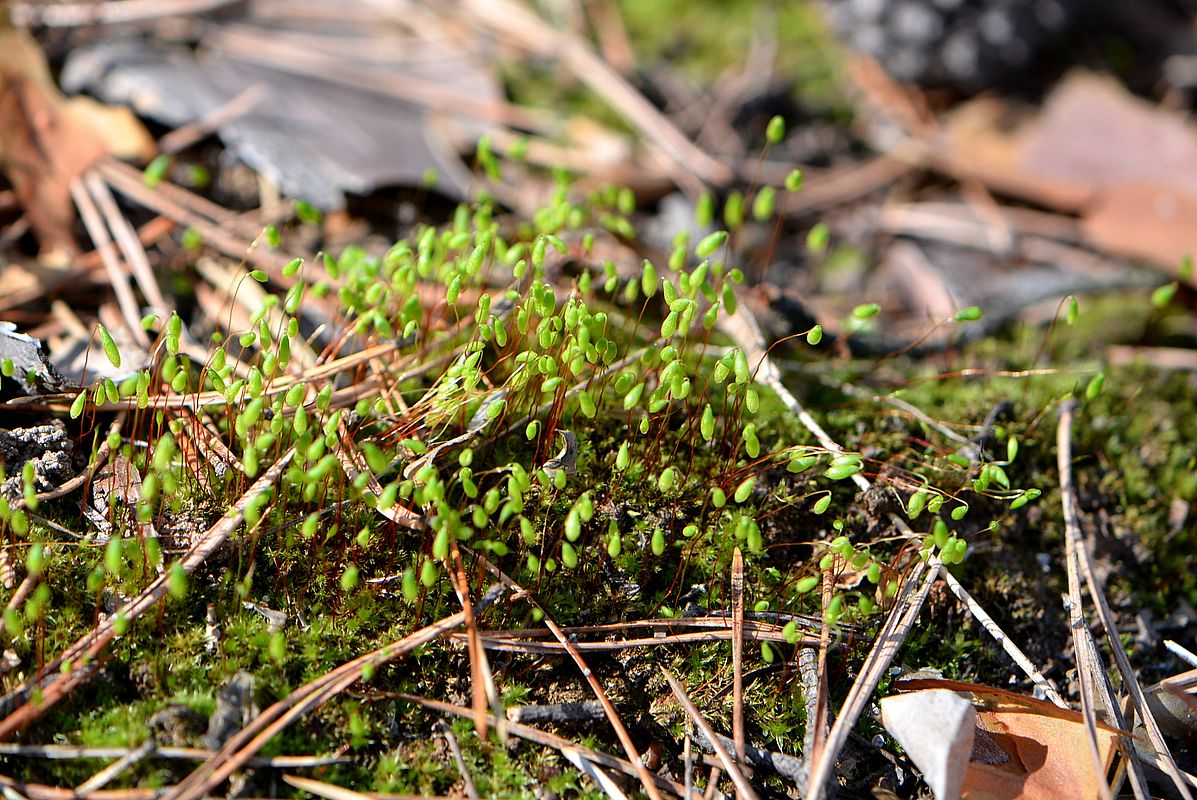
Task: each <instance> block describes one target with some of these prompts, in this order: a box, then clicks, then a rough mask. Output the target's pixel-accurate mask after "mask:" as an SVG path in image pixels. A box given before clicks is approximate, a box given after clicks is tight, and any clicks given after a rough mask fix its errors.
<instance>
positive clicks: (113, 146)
mask: <svg viewBox="0 0 1197 800" xmlns="http://www.w3.org/2000/svg"><path fill="white" fill-rule="evenodd" d="M0 131H3V132H4V133H3V135H2V136H0V170H3V171H4V173H5V175H6V176H7V177H8V179H9V181H10V182H11V183H12V185H13V188H14V190H15V191H16V194H17V197H18V199H19V200H20V202H21V205H22V206H23V207H24V208H25V211H26V213H27V214H28V215H29V222H30V225H31V226H32V228H33V231H34V234H35V235H36V236H37V238H38V242H39V243H40V244H41V247H42V251H43V254H44V255H45V256H51V260H54V258H55V256H52V255H51V254H57V256H56V257H57V259H58V260H62V256H64V255H70V254H74V253H77V252H78V247H77V245H76V243H75V240H74V236H73V233H72V226H73V224H74V220H75V212H74V206H73V204H72V202H71V195H70V190H69V188H68V186H69V184H70V181H71V180H72V179H73V178H77V177H79V176H80V175H81V174H82V173H83V172H84V171H85V170H86V169H87V168H88V167H90V166H91V165H92V164H94V163H95V162H96V161H98V160H99V159H100V158H102V157H103V156H105V155H107V154H110V153H114V154H118V155H122V156H139V157H144V156H146V155H147V154H149V153H151V152H152V150H153V140H152V139H150V137H149V134H148V133H147V132H146V131H145V129H144V128H143V127H142V126H141V124H140V123H138V122H137V120H136V119H134V118H133V116H132V114H130V113H129V112H128V111H127V110H125V109H106V108H104V107H103V106H101V105H99V104H98V103H96V102H95V101H93V100H89V99H83V98H77V99H72V100H68V99H66V98H65V97H63V95H62V94H61V93H60V92H59V91H58V88H57V87H56V86H55V85H54V81H53V79H52V78H51V77H50V71H49V68H48V66H47V64H46V59H45V56H44V55H43V53H42V52H41V50H40V49H39V48H38V46H37V43H36V42H35V41H34V40H33V38H32V37H31V36H30V35H29V34H28V33H27V32H25V31H23V30H17V29H8V30H0Z"/></svg>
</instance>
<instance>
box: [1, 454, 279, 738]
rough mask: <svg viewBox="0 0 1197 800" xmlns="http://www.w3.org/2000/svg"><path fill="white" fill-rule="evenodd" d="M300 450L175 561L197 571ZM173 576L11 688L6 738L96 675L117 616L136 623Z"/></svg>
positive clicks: (262, 479)
mask: <svg viewBox="0 0 1197 800" xmlns="http://www.w3.org/2000/svg"><path fill="white" fill-rule="evenodd" d="M294 455H295V448H291V449H290V450H288V451H287V452H286V453H284V454H283V455H282V456H281V457H280V458H279V459H278V460H277V461H275V462H274V463H273V464H272V465H271V466H270V468H269V469H267V470H266V471H265V472H263V473H262V476H261V477H260V478H258V479H257V480H256V481H254V483H253V484H252V485H251V486H250V487H249V488H248V489H246V490H245V493H244V494H243V495H241V497H240V498H238V499H237V502H236V503H235V504H234V505H233V506H232V507H231V508H230V509H229V510H228V511H227V512H225V514H224V516H222V517H221V518H220V519H219V520H217V521H216V523H215V524H214V525H213V526H212V527H210V528H209V529H208V530H207V531H205V532H204V534H203V535H202V536H200V537H199V539H198V540H197V541H196V542H195V544H193V545H192V546H191V548H190V549H189V550H188V551H187V552H186V553H184V554H183V555H182V556H181V557H180V558H179V559H178V561H176V562H175V563H177V564H178V565H179V567H180V568H181V569H182V570H183V572H184V573H185V574H187V575H190V574H191V573H192V572H194V571H195V570H196V569H197V568H198V567H199V566H200V565H201V564H203V563H204V562H205V561H206V560H207V559H208V558H209V557H211V555H212V554H213V553H215V552H216V551H217V549H219V548H220V546H221V545H222V544H224V543H225V541H226V540H227V539H228V538H229V536H230V535H232V533H233V531H234V530H236V529H237V526H239V525H240V524H241V522H242V520H243V519H244V518H245V509H246V508H247V507H248V506H249V504H250V503H251V502H253V501H254V500H255V499H256V498H257V497H259V496H261V495H262V494H264V493H266V492H267V491H268V490H269V489H270V487H271V486H273V485H274V482H275V481H276V480H278V478H279V476H280V475H282V473H283V470H284V469H286V467H287V464H289V463H290V462H291V459H292V457H293V456H294ZM169 579H170V571H167V572H166V573H164V574H162V575H159V576H158V578H157V579H156V580H154V582H153V583H151V584H150V585H149V586H147V587H146V588H145V589H144V590H143V591H142V592H141V594H139V595H138V596H137V597H135V598H133V599H132V600H130V601H129V602H127V603H125V605H124V606H122V607H121V609H120V610H119V611H118V612H117V613H116V614H113V615H111V616H110V617H108V618H107V619H105V620H104V621H103V622H101V623H100V624H99V625H97V626H96V627H95V628H93V629H92V630H91V631H90V632H89V633H87V634H86V635H84V636H83V637H81V638H80V639H79V640H78V641H76V642H75V643H74V644H73V645H71V646H70V647H68V648H67V649H66V650H65V651H63V653H62V654H61V655H59V656H58V657H57V658H55V659H53V660H51V661H50V662H49V663H47V664H46V665H45V666H44V667H43V668H42V670H41V672H40V673H39V674H37V675H34V676H33V677H30V678H28V679H26V680H25V681H24V682H23V683H22V684H21V685H20V686H18V687H17V688H16V689H14V690H13V691H12V692H9V693H8V695H6V696H5V697H4V699H3V701H0V705H2V706H3V707H5V708H12V707H13V706H16V710H15V711H12V712H10V713H9V714H8V716H6V717H5V718H4V719H3V720H0V739H7V738H8V737H10V736H12V735H13V734H14V733H16V732H17V731H18V730H21V729H22V728H24V727H25V726H26V725H28V724H29V723H31V722H33V720H35V719H37V718H38V717H39V716H41V715H42V714H43V713H45V712H46V711H47V710H49V709H50V708H51V707H52V706H53V705H54V704H56V703H57V702H58V701H59V700H62V699H63V698H64V697H66V696H67V694H69V693H70V692H71V691H72V690H73V689H74V688H75V687H76V686H79V685H80V684H82V683H83V681H85V680H86V679H87V678H88V677H90V676H91V675H92V674H94V672H95V670H96V669H97V668H98V666H99V665H98V662H97V658H98V657H99V655H100V653H102V652H103V651H104V649H105V648H106V647H107V646H108V644H109V643H110V642H111V641H112V640H113V639H115V638H116V637H117V632H116V628H117V621H118V620H124V621H127V622H128V623H129V624H132V623H133V622H134V621H136V620H137V618H138V617H140V616H141V615H142V614H144V613H145V612H146V611H148V610H150V609H151V608H153V607H154V606H156V605H157V604H158V603H159V602H160V601H161V600H162V599H163V598H164V597H166V594H167V591H168V582H169ZM67 663H69V664H71V666H72V669H71V670H70V671H69V672H61V671H59V669H60V667H62V665H63V664H67ZM43 676H52V677H48V679H47V680H48V682H46V681H43V680H42V677H43ZM35 688H40V690H41V695H42V696H41V701H40V702H37V703H29V702H27V701H28V698H29V697H30V696H32V693H33V691H34V689H35Z"/></svg>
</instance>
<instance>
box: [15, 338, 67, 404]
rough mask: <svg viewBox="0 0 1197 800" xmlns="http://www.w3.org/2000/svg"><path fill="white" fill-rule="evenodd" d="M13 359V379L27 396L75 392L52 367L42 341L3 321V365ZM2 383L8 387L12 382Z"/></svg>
mask: <svg viewBox="0 0 1197 800" xmlns="http://www.w3.org/2000/svg"><path fill="white" fill-rule="evenodd" d="M10 359H11V361H12V364H13V374H12V379H13V380H14V381H16V383H17V384H18V385H19V386H20V387H21V391H22V392H24V393H25V394H31V395H32V394H43V393H52V392H61V391H66V390H67V389H69V388H71V386H70V385H69V383H68V381H67V380H66V379H65V378H63V377H62V375H60V374H59V373H58V370H56V369H55V368H54V366H53V365H52V364H51V363H50V360H49V356H48V354H47V353H46V349H45V348H44V347H43V346H42V343H41V342H40V341H38V340H37V339H34V338H33V337H32V336H26V335H25V334H23V333H18V332H17V326H16V325H14V324H12V323H11V322H2V321H0V362H6V361H8V360H10ZM2 381H3V382H4V383H6V384H7V383H8V379H2ZM4 388H5V389H8V388H9V387H8V386H5V387H4Z"/></svg>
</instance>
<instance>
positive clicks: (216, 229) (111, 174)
mask: <svg viewBox="0 0 1197 800" xmlns="http://www.w3.org/2000/svg"><path fill="white" fill-rule="evenodd" d="M96 169H97V170H99V171H100V174H101V175H103V176H104V179H105V180H106V181H108V183H109V184H110V185H111V186H112V188H114V189H116V190H117V191H118V192H120V193H121V194H123V195H124V196H125V197H128V198H129V199H130V200H133V201H134V202H136V203H138V204H140V205H142V206H144V207H146V208H148V209H150V210H152V211H154V212H156V213H158V214H161V215H162V216H164V217H169V218H170V219H172V220H174V221H175V222H176V223H178V224H179V225H184V226H187V227H191V228H194V229H195V230H196V232H198V233H199V234H200V235H201V236H202V237H203V239H204V241H205V242H206V243H207V244H210V245H211V246H213V247H215V248H216V249H217V250H219V251H220V252H222V253H224V254H225V255H227V256H229V257H230V258H235V259H237V260H241V259H245V260H246V261H247V262H249V263H250V264H253V265H254V266H255V267H258V268H260V269H262V270H265V271H266V272H267V273H268V274H269V275H270V277H271V279H273V280H275V281H278V282H279V283H280V285H282V286H286V287H290V285H291V283H292V281H291V280H290V279H288V278H285V277H284V276H283V266H284V265H285V264H286V263H287V261H289V260H290V258H289V256H287V255H285V254H283V253H280V252H278V251H275V250H263V249H261V248H258V247H253V246H252V244H253V242H254V240H255V238H256V236H257V233H256V232H253V231H247V230H244V227H245V226H244V223H243V222H242V221H241V220H240V219H239V218H238V217H237V216H236V215H232V214H229V212H227V211H225V210H224V209H223V208H221V207H220V206H217V205H215V204H214V203H211V202H210V201H208V200H205V199H204V198H202V197H200V196H198V195H195V194H192V193H191V192H188V191H186V190H185V189H181V188H179V187H178V186H172V185H171V184H169V183H167V182H165V181H163V182H162V183H160V184H158V185H157V186H156V187H155V188H153V189H150V188H148V187H146V185H145V184H144V183H143V182H142V179H141V175H140V173H138V172H137V170H135V169H133V168H132V167H129V166H127V165H125V164H122V163H120V162H119V161H115V160H113V159H105V160H104V161H102V162H100V164H99V165H97V167H96Z"/></svg>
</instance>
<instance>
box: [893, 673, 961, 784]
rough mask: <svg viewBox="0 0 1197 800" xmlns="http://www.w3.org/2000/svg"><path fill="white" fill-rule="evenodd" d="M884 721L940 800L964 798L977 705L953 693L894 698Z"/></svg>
mask: <svg viewBox="0 0 1197 800" xmlns="http://www.w3.org/2000/svg"><path fill="white" fill-rule="evenodd" d="M881 723H882V724H883V725H884V726H885V729H886V730H887V731H889V732H890V734H891V735H892V736H893V737H894V738H895V739H897V740H898V744H900V745H902V748H903V749H904V750H905V751H906V755H908V756H909V757H910V760H911V761H913V762H914V764H915V766H917V767H918V768H919V771H921V772H922V773H923V780H924V781H926V782H927V785H928V786H929V787H931V791H932V792H934V793H935V797H936V798H937V800H959V797H960V791H961V789H962V788H963V787H964V774H965V772H966V771H967V770H968V763H969V759H970V758H971V756H972V752H973V740H974V739H975V737H976V731H977V710H976V709H975V708H973V704H972V703H970V702H969V701H968V700H965V699H964V698H963V697H961V696H960V695H958V694H956V693H955V692H951V691H948V690H947V689H927V690H924V691H921V692H911V693H909V694H899V695H893V696H892V697H886V698H884V699H882V701H881Z"/></svg>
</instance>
